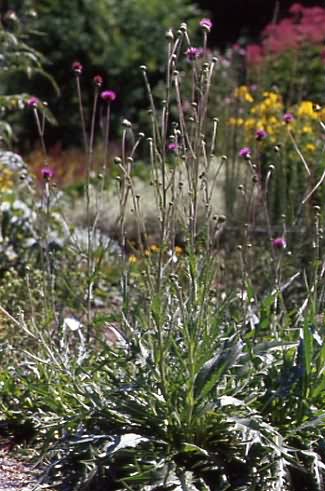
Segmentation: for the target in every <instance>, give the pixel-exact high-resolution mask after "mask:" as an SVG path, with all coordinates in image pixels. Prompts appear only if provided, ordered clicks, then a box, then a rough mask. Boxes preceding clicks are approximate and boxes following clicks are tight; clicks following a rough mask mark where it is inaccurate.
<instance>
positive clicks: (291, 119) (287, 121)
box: [282, 113, 295, 124]
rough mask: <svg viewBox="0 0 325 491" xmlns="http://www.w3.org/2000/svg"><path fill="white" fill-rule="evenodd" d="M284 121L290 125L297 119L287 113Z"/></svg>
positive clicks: (283, 117)
mask: <svg viewBox="0 0 325 491" xmlns="http://www.w3.org/2000/svg"><path fill="white" fill-rule="evenodd" d="M282 119H283V121H284V122H285V123H287V124H289V123H292V121H293V120H294V119H295V117H294V115H293V114H292V113H285V114H284V115H283V116H282Z"/></svg>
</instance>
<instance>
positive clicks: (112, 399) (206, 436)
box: [0, 19, 325, 491]
mask: <svg viewBox="0 0 325 491" xmlns="http://www.w3.org/2000/svg"><path fill="white" fill-rule="evenodd" d="M200 25H201V28H202V46H203V47H202V49H203V52H202V57H194V59H191V60H189V59H188V50H189V49H190V48H191V47H192V42H191V34H190V32H189V31H188V29H187V26H186V24H184V23H183V24H181V26H180V28H179V29H178V30H177V31H176V32H171V31H168V35H167V36H166V39H167V49H166V52H167V59H166V76H165V79H166V84H165V89H164V95H163V98H162V99H161V100H158V98H157V97H155V95H154V94H153V92H152V90H151V86H150V70H149V69H148V68H147V67H146V66H145V65H142V66H141V67H140V73H141V75H142V77H143V79H144V83H145V86H146V89H147V96H148V106H149V111H148V115H149V119H150V125H151V132H150V134H148V135H144V134H143V133H137V132H136V131H135V129H134V128H135V123H134V122H133V121H129V120H127V119H125V118H124V119H122V122H121V145H120V149H119V153H118V155H116V157H115V159H114V166H115V180H114V182H115V185H116V186H115V195H114V196H112V195H111V194H110V195H109V196H110V201H109V203H108V205H107V204H106V205H105V193H106V191H107V190H106V186H105V181H106V182H107V181H108V180H109V176H108V174H107V173H106V170H107V166H106V162H107V155H106V152H104V154H103V159H102V162H103V163H102V165H103V168H102V174H103V175H102V178H101V179H96V178H95V177H96V174H95V175H94V166H93V149H94V141H95V133H96V128H97V121H98V108H99V104H102V105H103V106H104V112H103V114H104V116H103V117H104V120H103V122H102V123H103V124H102V127H103V128H105V131H104V135H105V141H104V147H103V148H107V145H108V139H109V132H108V128H109V118H110V111H109V112H108V113H107V112H106V109H107V105H110V103H112V104H113V103H114V99H115V98H114V97H112V95H110V96H109V97H108V96H105V97H101V94H103V93H104V92H106V89H104V92H102V89H103V87H102V86H101V81H100V79H99V78H97V79H96V80H95V84H94V92H93V105H92V112H91V117H90V123H88V121H87V119H86V117H85V114H86V113H85V110H84V106H83V99H82V77H83V76H84V75H83V70H82V69H80V67H79V66H78V67H77V73H76V65H75V63H74V67H75V68H74V69H73V70H74V74H75V78H76V90H77V93H78V100H79V110H80V120H81V128H82V139H83V143H84V149H85V156H86V157H85V163H84V165H85V169H86V170H85V174H86V179H85V183H84V192H83V197H84V202H85V205H84V206H85V209H86V215H87V222H86V237H85V246H84V247H80V252H79V255H77V259H79V262H77V261H76V258H74V259H75V262H74V263H73V261H72V259H71V249H72V240H71V237H70V240H69V239H68V240H67V243H66V245H65V246H64V249H63V252H65V253H66V254H67V256H66V257H65V256H64V254H61V255H60V256H59V257H58V256H55V255H51V254H50V251H49V247H48V245H49V242H48V238H49V233H50V230H51V229H50V224H51V215H52V213H53V212H54V207H53V200H52V198H53V194H51V193H54V189H53V184H54V182H53V181H54V179H55V175H52V171H51V168H50V167H49V166H48V165H47V152H46V145H45V140H44V132H43V129H44V125H43V124H42V121H43V120H42V119H41V113H40V108H38V106H37V107H32V108H30V109H31V110H32V114H33V116H34V118H35V122H36V124H37V127H38V128H39V129H40V138H41V141H42V143H43V144H44V145H43V144H42V148H43V149H44V167H43V183H42V185H43V187H42V198H43V200H42V209H41V217H42V218H43V222H42V223H43V225H44V228H43V229H42V232H43V235H42V237H43V238H44V241H43V244H44V247H43V250H42V254H43V256H42V257H43V263H42V266H43V271H44V276H43V278H42V279H43V285H42V287H41V288H43V290H42V291H43V295H45V298H44V302H43V304H42V308H43V309H44V311H45V312H46V315H47V322H46V316H43V319H42V321H43V322H42V324H41V325H42V329H40V327H39V325H38V324H37V322H36V321H37V319H38V317H37V313H35V314H34V316H31V318H27V316H26V315H25V314H24V312H20V313H18V312H14V313H10V312H8V311H7V310H6V309H4V308H1V312H2V314H3V315H5V316H7V318H9V319H10V320H11V322H12V323H13V324H14V325H15V327H17V328H18V327H19V328H20V329H21V331H22V332H23V333H24V336H25V337H26V340H27V339H29V340H30V339H31V340H32V342H31V344H29V345H27V343H26V346H25V347H24V349H22V350H21V351H20V352H19V353H18V354H16V355H15V356H16V359H17V360H19V362H20V364H18V363H17V364H16V365H15V366H12V367H11V368H10V370H9V369H8V370H7V371H6V372H4V373H1V374H0V382H1V384H2V388H3V391H2V392H3V398H2V400H1V406H0V407H1V409H2V410H3V411H4V412H5V413H6V414H7V415H9V416H10V417H11V418H17V415H20V416H21V415H22V414H23V413H24V414H25V418H26V419H28V420H29V422H31V423H32V425H33V426H34V428H35V429H36V430H37V435H38V436H37V438H38V445H39V446H38V448H39V449H40V452H41V453H42V457H43V464H44V465H45V472H44V474H43V477H42V484H44V483H45V484H48V485H52V486H54V488H55V489H57V490H58V491H70V490H71V491H73V490H79V491H86V490H92V491H97V490H98V491H99V490H121V491H122V490H134V491H158V490H163V489H164V490H173V489H175V490H180V491H189V490H191V491H221V490H224V491H225V490H233V491H246V490H247V491H248V490H254V491H273V490H275V489H277V490H281V491H314V490H315V491H321V490H322V488H323V480H324V465H325V461H324V458H323V455H322V445H323V440H324V436H325V434H324V424H323V422H324V390H323V388H324V375H323V373H324V359H325V357H324V353H325V348H324V344H323V340H322V337H321V330H322V326H323V316H322V312H323V309H324V287H323V278H324V274H325V268H324V257H323V255H322V250H321V241H322V235H323V221H324V217H323V215H322V213H321V209H320V207H319V206H318V205H310V206H309V202H310V200H311V199H312V198H313V197H314V196H316V193H317V191H318V188H319V187H320V186H321V184H322V177H321V178H320V179H319V180H318V181H317V183H316V184H315V186H314V187H313V188H312V189H310V190H309V193H308V195H302V196H300V205H301V207H302V209H304V208H305V204H307V203H308V206H309V209H308V211H309V212H310V218H311V220H312V225H313V227H312V229H311V232H312V233H311V235H310V236H308V237H305V240H307V241H308V246H309V248H310V261H311V263H310V265H307V266H306V265H303V264H300V263H299V260H298V261H297V259H299V258H298V257H297V256H295V254H294V253H292V251H294V250H295V248H294V246H295V244H294V240H295V239H294V238H293V236H292V234H291V231H290V230H288V226H287V220H286V216H284V215H283V214H282V216H281V230H278V229H279V225H278V223H276V225H275V224H274V221H273V217H272V214H271V213H270V210H269V205H270V195H269V193H271V192H272V187H271V183H272V179H273V177H274V173H275V167H274V166H273V167H271V164H269V166H268V167H267V168H266V169H265V168H263V167H262V164H261V162H260V160H259V159H258V152H259V151H260V150H259V148H260V147H259V145H267V144H268V143H267V142H268V140H269V139H270V137H271V132H270V128H269V127H264V124H261V121H258V122H257V124H256V126H255V124H254V127H252V128H251V129H252V133H251V135H252V138H249V136H248V134H247V135H245V141H244V142H243V143H244V146H243V147H242V148H241V150H240V151H238V153H239V155H236V159H238V161H240V165H242V166H243V168H244V171H243V172H240V173H238V175H237V178H238V181H237V184H238V187H239V191H240V193H241V195H242V197H243V203H244V204H245V206H244V205H242V206H241V208H242V213H243V216H244V219H243V220H242V222H241V224H240V228H239V229H237V232H238V233H237V234H236V237H235V240H234V243H233V244H232V247H231V248H230V250H231V262H229V258H228V257H227V254H225V251H226V252H228V250H227V249H226V248H224V246H223V243H222V240H224V239H223V234H225V237H226V238H227V233H231V231H232V230H231V228H230V230H227V226H228V222H229V221H230V219H231V218H232V217H228V216H224V214H222V213H220V212H218V210H215V209H214V207H213V205H212V203H213V195H214V193H215V192H216V182H217V179H218V176H219V175H220V172H221V169H223V168H224V167H225V166H228V165H229V163H228V160H227V156H224V155H222V154H220V153H219V152H218V148H219V147H218V129H219V123H220V121H219V120H218V119H217V116H218V114H215V115H213V116H212V117H210V112H209V105H210V90H211V87H212V85H213V83H214V82H213V81H214V76H215V70H216V66H217V64H218V60H217V59H216V58H214V57H212V58H211V56H210V55H209V53H208V52H207V51H206V43H207V35H208V33H209V31H210V30H211V29H212V28H213V26H212V24H211V21H209V19H202V21H201V23H200ZM187 74H189V77H190V78H191V80H192V86H191V90H190V91H187V86H186V84H185V83H183V81H184V79H185V78H187ZM111 91H112V89H109V92H111ZM112 93H113V92H112ZM114 94H115V92H114ZM185 97H186V98H189V102H190V105H189V106H187V107H188V109H186V106H185V107H184V99H185ZM236 97H237V96H236ZM238 97H244V99H245V101H244V103H245V104H247V105H251V104H254V105H255V101H254V99H253V100H251V99H250V98H249V97H248V92H247V90H246V89H241V90H240V91H239V92H238ZM263 97H264V99H267V100H270V99H272V100H274V101H275V102H276V103H277V104H280V103H281V101H280V98H278V97H277V96H273V95H270V94H269V93H268V94H267V95H266V96H263ZM107 99H108V100H107ZM264 102H265V101H264ZM261 103H262V102H261ZM256 104H260V102H259V103H256ZM248 107H250V106H248ZM110 109H112V110H114V109H113V105H112V108H110ZM284 109H285V108H282V106H281V107H280V108H278V112H277V115H278V116H279V119H280V120H279V125H281V128H282V131H284V132H287V133H286V134H287V135H288V145H289V143H290V142H291V145H292V147H293V150H294V151H295V152H296V154H297V158H299V159H300V160H301V164H302V167H303V171H304V172H305V173H306V176H307V180H308V179H309V174H308V171H307V167H305V165H304V161H303V160H302V159H301V155H300V154H301V150H300V147H299V146H298V143H297V141H296V138H297V137H296V135H295V133H294V132H293V131H292V130H291V128H290V125H293V124H295V119H294V121H288V123H285V122H283V121H282V117H283V114H284V113H285V110H284ZM254 114H255V113H254V112H253V113H252V115H251V116H252V118H253V117H254V118H255V116H254ZM256 118H257V117H256ZM223 124H225V125H226V124H227V121H224V122H223ZM89 128H90V129H89ZM321 130H322V125H319V126H318V131H321ZM257 132H259V133H258V135H259V138H256V136H257V135H256V133H257ZM249 135H250V133H249ZM243 140H244V138H243ZM248 145H249V146H248ZM273 146H274V145H273ZM140 149H141V150H143V154H144V155H147V165H148V173H149V175H150V177H149V179H150V184H149V185H150V188H151V189H152V194H153V196H154V207H153V208H152V209H153V214H154V219H155V220H154V227H155V242H154V243H150V241H149V240H148V235H149V232H148V226H149V225H150V223H148V220H146V216H147V209H148V207H151V203H150V202H149V201H148V200H147V199H146V195H145V194H144V192H141V191H140V192H139V190H138V188H137V186H136V180H135V177H134V176H135V173H136V167H137V152H138V151H139V150H140ZM302 157H303V159H304V156H303V155H302ZM279 159H280V157H279ZM307 164H309V163H307ZM279 165H281V161H280V164H279ZM310 168H311V167H310V164H309V165H308V169H310ZM226 171H227V169H226ZM265 171H266V172H265ZM242 179H244V182H242ZM109 192H111V191H109ZM229 198H230V199H233V196H230V197H229ZM113 199H115V200H117V203H118V208H119V212H118V215H117V218H116V229H117V230H118V232H117V233H118V236H117V239H118V244H119V245H117V244H115V253H114V254H113V253H112V254H111V256H109V258H107V256H106V255H105V254H106V253H107V250H109V249H110V248H111V247H112V243H108V245H106V246H105V245H103V244H100V245H98V243H97V242H96V230H97V225H98V223H99V221H100V216H101V213H102V208H103V207H105V206H113V204H112V203H113ZM234 208H236V207H234ZM93 210H95V213H93ZM298 211H299V210H298ZM129 213H130V214H132V215H133V216H134V223H135V238H134V243H130V237H129V235H128V229H127V218H128V214H129ZM257 218H258V219H259V221H258V220H257ZM260 223H262V225H263V230H264V229H266V234H264V235H263V238H262V239H261V240H260V241H259V236H258V227H259V225H260ZM179 232H181V239H179V237H178V235H177V234H178V233H179ZM265 235H266V239H265ZM228 237H229V235H228ZM223 252H224V254H222V253H223ZM229 255H230V253H229ZM70 261H71V263H70ZM109 265H110V266H111V267H113V266H118V269H117V273H116V276H115V277H114V280H115V282H114V281H111V283H110V282H109V279H108V273H107V269H106V268H108V266H109ZM309 266H310V267H309ZM234 270H235V278H234V281H232V282H231V281H230V278H229V277H230V276H232V274H233V272H234ZM77 272H79V275H77ZM263 276H265V277H266V282H264V281H263ZM77 283H79V284H78V285H77ZM63 285H64V287H65V289H64V288H63ZM112 287H115V288H117V289H118V291H119V294H118V304H117V308H115V309H114V308H113V306H114V304H113V301H112V299H111V297H109V291H110V289H111V288H112ZM71 290H72V291H71ZM71 299H73V302H71ZM69 300H70V302H71V303H70V304H68V302H69ZM115 301H116V299H115ZM3 353H4V351H0V355H1V356H2V357H3ZM21 362H23V363H21ZM13 380H14V381H15V384H14V389H13V387H12V385H13V384H12V381H13ZM12 391H14V395H15V397H14V398H12V397H10V396H11V394H12ZM26 394H27V397H26ZM21 417H22V416H21Z"/></svg>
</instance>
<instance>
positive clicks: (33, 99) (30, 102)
mask: <svg viewBox="0 0 325 491" xmlns="http://www.w3.org/2000/svg"><path fill="white" fill-rule="evenodd" d="M39 103H40V100H39V99H38V97H35V96H32V97H30V98H29V99H28V101H27V102H26V104H27V106H28V107H33V108H34V107H37V106H38V105H39Z"/></svg>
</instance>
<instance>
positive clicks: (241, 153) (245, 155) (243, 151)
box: [239, 147, 252, 159]
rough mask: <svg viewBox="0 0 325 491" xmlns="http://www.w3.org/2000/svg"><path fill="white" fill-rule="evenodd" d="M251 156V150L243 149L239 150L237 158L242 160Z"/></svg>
mask: <svg viewBox="0 0 325 491" xmlns="http://www.w3.org/2000/svg"><path fill="white" fill-rule="evenodd" d="M251 154H252V150H251V149H250V148H249V147H243V148H241V149H240V150H239V157H243V158H244V159H250V157H251Z"/></svg>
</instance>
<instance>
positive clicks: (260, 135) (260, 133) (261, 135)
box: [255, 128, 268, 141]
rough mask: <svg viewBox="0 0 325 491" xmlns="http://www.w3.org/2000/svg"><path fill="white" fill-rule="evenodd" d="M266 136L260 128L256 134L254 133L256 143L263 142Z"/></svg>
mask: <svg viewBox="0 0 325 491" xmlns="http://www.w3.org/2000/svg"><path fill="white" fill-rule="evenodd" d="M267 136H268V134H267V132H266V131H265V130H263V129H262V128H261V129H259V130H256V133H255V137H256V140H258V141H260V140H265V138H266V137H267Z"/></svg>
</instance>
